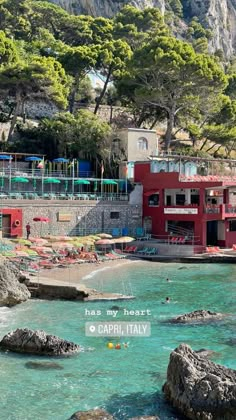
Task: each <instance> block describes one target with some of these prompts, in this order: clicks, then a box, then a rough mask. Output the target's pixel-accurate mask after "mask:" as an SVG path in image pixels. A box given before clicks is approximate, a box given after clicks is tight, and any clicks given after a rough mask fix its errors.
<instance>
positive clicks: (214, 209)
mask: <svg viewBox="0 0 236 420" xmlns="http://www.w3.org/2000/svg"><path fill="white" fill-rule="evenodd" d="M205 213H207V214H221V213H222V205H220V206H217V205H214V204H213V205H207V206H206V207H205Z"/></svg>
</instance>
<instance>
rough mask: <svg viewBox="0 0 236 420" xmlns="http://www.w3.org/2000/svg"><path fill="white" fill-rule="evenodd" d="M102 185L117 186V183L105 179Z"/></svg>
mask: <svg viewBox="0 0 236 420" xmlns="http://www.w3.org/2000/svg"><path fill="white" fill-rule="evenodd" d="M102 183H103V184H104V185H117V182H115V181H113V179H103V180H102Z"/></svg>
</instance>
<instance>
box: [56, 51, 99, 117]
mask: <svg viewBox="0 0 236 420" xmlns="http://www.w3.org/2000/svg"><path fill="white" fill-rule="evenodd" d="M97 56H98V47H97V46H95V45H92V46H86V45H85V46H80V47H70V48H68V49H67V51H66V52H65V53H64V54H63V55H62V56H60V57H59V60H60V62H61V63H62V65H63V67H64V68H65V70H66V72H67V73H68V74H70V75H71V76H73V78H74V83H73V85H72V89H71V92H70V112H71V113H73V112H74V105H75V97H76V93H77V92H78V89H79V85H80V82H81V80H82V79H84V77H85V75H86V74H87V73H88V72H89V71H90V70H91V69H92V68H93V67H94V66H95V64H96V61H97Z"/></svg>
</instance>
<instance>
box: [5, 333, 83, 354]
mask: <svg viewBox="0 0 236 420" xmlns="http://www.w3.org/2000/svg"><path fill="white" fill-rule="evenodd" d="M0 349H3V350H10V351H14V352H17V353H30V354H41V355H48V356H60V355H69V354H72V353H76V352H78V351H79V350H80V347H79V346H78V345H77V344H75V343H72V342H70V341H66V340H63V339H61V338H59V337H56V336H54V335H50V334H46V333H45V331H40V330H38V331H33V330H29V329H28V328H24V329H20V328H18V329H17V330H15V331H12V332H10V333H8V334H7V335H5V336H4V337H3V339H2V341H0Z"/></svg>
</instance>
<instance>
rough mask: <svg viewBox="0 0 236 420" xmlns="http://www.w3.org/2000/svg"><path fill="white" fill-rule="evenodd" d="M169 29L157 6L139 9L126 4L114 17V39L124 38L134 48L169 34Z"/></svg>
mask: <svg viewBox="0 0 236 420" xmlns="http://www.w3.org/2000/svg"><path fill="white" fill-rule="evenodd" d="M168 33H169V30H168V28H167V26H166V25H165V22H164V18H163V16H162V14H161V12H160V10H159V9H157V8H149V7H147V8H145V9H143V10H139V9H137V8H136V7H133V6H129V5H126V6H124V7H123V8H122V9H121V11H120V12H119V13H117V14H116V16H115V17H114V29H113V36H114V39H124V40H125V41H126V42H127V43H128V44H129V46H130V47H131V49H132V50H134V49H136V48H137V47H139V46H140V44H141V43H143V42H146V41H147V40H148V39H151V38H153V37H155V36H157V35H167V34H168Z"/></svg>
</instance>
